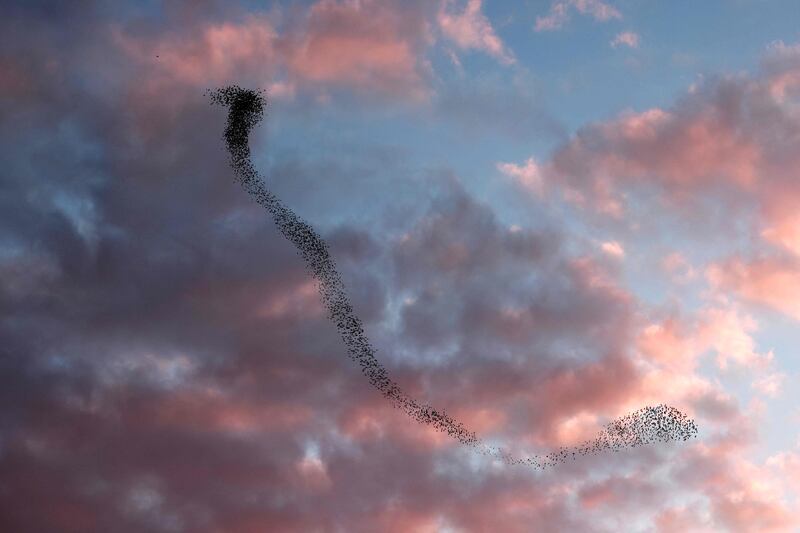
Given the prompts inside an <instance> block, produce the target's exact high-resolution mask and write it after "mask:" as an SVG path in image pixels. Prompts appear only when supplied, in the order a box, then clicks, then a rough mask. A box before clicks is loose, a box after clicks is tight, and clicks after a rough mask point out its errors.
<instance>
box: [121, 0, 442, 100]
mask: <svg viewBox="0 0 800 533" xmlns="http://www.w3.org/2000/svg"><path fill="white" fill-rule="evenodd" d="M426 16H427V15H426V14H425V13H424V12H423V11H422V10H421V9H419V8H418V7H417V6H414V5H412V4H407V5H405V6H403V7H400V6H398V5H397V4H392V3H389V2H383V1H380V0H367V1H364V2H350V1H342V2H340V1H337V0H319V1H317V2H315V3H314V4H312V5H311V7H310V8H309V9H308V10H307V12H305V13H304V14H303V16H300V17H294V18H288V19H287V20H283V19H282V18H281V17H280V16H278V14H276V12H275V11H273V12H271V13H270V14H259V15H248V16H247V17H245V18H244V20H242V21H238V20H230V21H223V22H218V21H214V20H209V21H200V22H193V23H190V24H186V26H188V27H186V28H179V29H177V28H176V29H174V30H173V31H165V32H163V33H161V34H160V35H157V36H155V37H154V36H152V35H149V34H142V33H141V32H137V31H136V30H134V29H129V28H124V27H119V26H117V27H115V28H114V29H113V36H114V41H115V43H116V44H117V45H118V46H119V47H120V48H121V49H122V50H123V51H124V52H125V53H126V54H127V55H128V57H129V58H130V59H132V60H134V61H136V62H138V63H139V64H141V65H142V67H143V69H144V70H145V72H146V73H147V74H148V78H155V79H151V80H150V82H151V83H157V82H158V83H168V82H179V83H183V84H190V85H193V86H199V87H208V86H219V85H226V84H230V83H232V82H234V81H235V82H237V83H244V82H245V81H247V83H246V84H256V85H260V86H262V87H267V88H269V89H270V94H271V95H272V96H274V97H276V98H281V97H283V98H293V97H294V95H295V94H296V92H297V91H298V90H300V91H310V92H316V93H318V94H322V95H323V96H324V95H327V94H328V92H330V91H335V90H340V89H346V90H349V91H355V92H357V93H360V94H362V95H375V96H379V97H384V98H386V97H388V98H392V99H400V100H408V101H418V100H427V99H428V98H429V97H430V89H429V87H428V79H429V77H430V66H429V64H428V62H427V60H426V59H425V57H424V54H425V50H426V49H427V47H428V46H429V45H430V44H431V43H432V37H431V36H430V31H429V23H428V22H427V20H426ZM192 26H194V27H192Z"/></svg>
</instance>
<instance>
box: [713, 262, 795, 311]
mask: <svg viewBox="0 0 800 533" xmlns="http://www.w3.org/2000/svg"><path fill="white" fill-rule="evenodd" d="M707 277H708V279H709V281H710V282H711V284H712V285H714V286H716V287H718V288H720V289H722V290H727V291H731V292H733V293H735V294H737V295H738V296H739V297H741V298H743V299H744V300H746V301H748V302H751V303H755V304H759V305H763V306H766V307H769V308H772V309H775V310H777V311H780V312H782V313H784V314H786V315H788V316H790V317H792V318H794V319H795V320H800V306H798V303H797V302H798V301H799V300H798V298H800V273H799V272H798V266H797V261H796V259H794V258H785V257H774V256H768V257H760V258H753V259H744V258H740V257H732V258H729V259H727V260H724V261H720V262H718V263H714V264H712V265H711V266H709V268H708V271H707Z"/></svg>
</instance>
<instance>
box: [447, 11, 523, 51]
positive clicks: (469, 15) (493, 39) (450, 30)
mask: <svg viewBox="0 0 800 533" xmlns="http://www.w3.org/2000/svg"><path fill="white" fill-rule="evenodd" d="M453 3H454V2H453V0H445V2H443V3H442V6H441V8H440V10H439V14H438V16H437V21H438V23H439V27H440V28H441V30H442V33H443V34H444V35H445V37H447V38H448V39H450V40H451V41H453V42H454V43H455V44H456V46H458V47H459V48H461V49H464V50H470V49H474V50H481V51H483V52H486V53H487V54H489V55H491V56H493V57H495V58H496V59H497V60H498V61H500V62H501V63H504V64H506V65H510V64H512V63H514V62H515V61H516V60H515V59H514V54H512V53H511V51H510V50H508V49H507V48H506V46H505V45H504V44H503V41H501V40H500V37H498V36H497V34H496V33H495V30H494V28H492V25H491V23H490V22H489V19H487V18H486V15H484V14H483V13H482V12H481V4H482V0H467V5H466V6H465V7H464V11H462V12H460V13H459V12H458V11H456V10H452V9H451V7H452V5H453Z"/></svg>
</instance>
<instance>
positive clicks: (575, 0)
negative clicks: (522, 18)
mask: <svg viewBox="0 0 800 533" xmlns="http://www.w3.org/2000/svg"><path fill="white" fill-rule="evenodd" d="M571 10H575V11H577V12H578V13H580V14H581V15H585V16H589V17H592V18H593V19H594V20H597V21H601V22H605V21H607V20H611V19H621V18H622V14H621V13H620V12H619V11H618V10H617V9H616V8H615V7H613V6H611V5H610V4H607V3H605V2H602V1H601V0H556V1H555V2H553V3H552V4H551V6H550V11H549V12H548V14H547V15H545V16H543V17H536V24H535V25H534V29H535V30H536V31H551V30H558V29H561V28H562V27H563V26H564V24H566V22H567V21H568V20H569V18H570V11H571Z"/></svg>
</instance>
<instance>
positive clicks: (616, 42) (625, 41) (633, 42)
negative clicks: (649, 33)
mask: <svg viewBox="0 0 800 533" xmlns="http://www.w3.org/2000/svg"><path fill="white" fill-rule="evenodd" d="M619 46H627V47H628V48H639V34H638V33H636V32H632V31H623V32H621V33H618V34H616V35H615V36H614V39H613V40H612V41H611V47H612V48H617V47H619Z"/></svg>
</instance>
